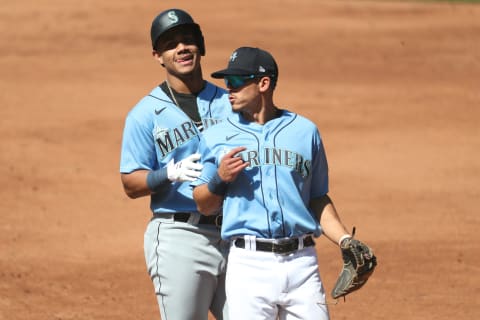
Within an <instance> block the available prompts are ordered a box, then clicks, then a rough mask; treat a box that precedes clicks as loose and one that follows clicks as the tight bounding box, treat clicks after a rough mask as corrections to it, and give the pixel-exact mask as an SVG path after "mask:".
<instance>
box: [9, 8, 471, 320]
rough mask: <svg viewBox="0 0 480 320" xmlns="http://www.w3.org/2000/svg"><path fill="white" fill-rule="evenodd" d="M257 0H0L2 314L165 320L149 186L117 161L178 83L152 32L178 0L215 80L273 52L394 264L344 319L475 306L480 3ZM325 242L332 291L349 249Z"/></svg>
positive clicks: (363, 229) (325, 271) (364, 225)
mask: <svg viewBox="0 0 480 320" xmlns="http://www.w3.org/2000/svg"><path fill="white" fill-rule="evenodd" d="M245 3H246V2H245V1H243V2H233V1H222V0H212V1H171V0H169V1H127V0H116V1H113V0H104V1H98V0H83V1H75V2H73V1H65V0H49V1H37V0H25V1H13V0H5V1H3V2H2V6H0V32H1V34H2V39H1V40H0V70H1V74H0V88H1V90H0V179H1V182H2V183H1V185H0V203H1V204H0V213H1V216H0V217H1V218H0V219H1V223H0V319H2V320H3V319H5V320H19V319H35V320H77V319H78V320H80V319H81V320H86V319H95V320H99V319H102V320H103V319H115V320H118V319H129V320H131V319H142V320H143V319H158V311H157V305H156V301H155V297H154V295H153V289H152V285H151V283H150V280H149V278H148V276H147V273H146V268H145V265H144V257H143V232H144V228H145V225H146V223H147V221H148V219H149V212H148V201H147V199H139V200H135V201H134V200H130V199H128V198H127V197H126V196H125V195H124V193H123V190H122V188H121V184H120V178H119V173H118V167H119V151H120V142H121V133H122V129H123V121H124V118H125V115H126V113H127V112H128V110H129V109H130V108H131V107H132V106H133V105H134V104H135V103H136V102H137V101H138V99H140V98H141V97H142V96H143V95H144V94H146V93H148V92H149V91H150V89H151V88H153V87H154V86H155V85H157V84H158V83H159V82H160V80H162V79H163V70H162V69H161V68H160V67H159V66H158V64H156V63H155V62H154V61H153V59H152V57H151V54H150V47H149V27H150V22H151V19H152V18H153V17H154V16H155V14H156V13H157V12H159V11H160V10H163V9H166V8H169V7H181V8H184V9H186V10H187V11H189V12H190V13H191V14H192V15H193V16H194V18H195V19H196V20H197V21H198V22H199V23H200V24H201V27H202V30H203V32H204V34H205V37H206V45H207V50H206V51H207V55H206V57H205V58H204V60H203V65H204V73H205V76H206V78H207V79H209V80H210V79H211V78H210V77H209V75H210V73H211V72H212V71H214V70H217V69H219V68H223V67H224V66H225V64H226V62H227V57H228V56H229V54H230V53H231V51H232V50H233V49H234V48H236V47H239V46H242V45H253V46H260V47H262V48H265V49H267V50H269V51H271V52H272V53H273V54H274V56H275V57H276V59H277V61H278V63H279V66H280V79H279V84H278V90H277V91H278V92H277V98H276V103H277V105H279V106H280V107H284V108H287V109H290V110H292V111H296V112H298V113H300V114H303V115H306V116H308V117H310V118H311V119H312V120H314V121H315V122H316V123H317V124H318V126H319V128H320V131H321V133H322V135H323V138H324V140H325V146H326V150H327V156H328V158H329V164H330V175H331V196H332V198H333V199H334V201H335V203H336V206H337V209H338V211H339V212H340V214H341V215H342V217H343V220H344V222H345V223H346V224H347V225H348V226H353V225H355V226H356V227H357V235H358V237H359V238H360V239H362V240H364V241H365V242H367V243H368V244H370V245H371V246H372V247H373V248H374V249H375V251H376V254H377V256H378V261H379V267H378V269H377V271H376V272H375V274H374V275H373V277H372V278H371V279H370V281H369V283H368V284H367V285H366V286H365V287H364V288H363V289H362V290H361V291H359V292H357V293H354V294H352V295H351V296H349V297H348V298H347V301H346V303H344V302H343V301H340V302H339V303H338V304H337V305H335V306H332V307H331V315H332V319H335V320H340V319H402V320H404V319H409V320H425V319H435V320H446V319H478V318H480V306H479V304H478V297H479V295H480V275H479V274H480V273H479V272H480V267H479V266H480V255H479V253H480V245H479V242H477V241H479V240H480V236H479V235H478V234H479V232H478V227H479V226H480V218H479V215H478V208H479V207H480V187H479V181H480V134H479V124H480V91H479V85H480V41H479V34H480V6H479V5H472V4H451V3H436V4H434V3H430V2H424V3H419V2H401V1H396V2H387V1H372V2H368V1H353V0H350V1H348V0H346V1H343V0H342V1H322V0H302V1H294V0H264V1H258V2H257V1H255V2H254V1H251V3H252V4H251V5H246V4H245ZM253 3H255V5H253ZM216 83H218V84H221V83H220V82H216ZM317 243H318V244H317V247H318V252H319V254H320V266H321V273H322V276H323V280H324V282H325V285H326V287H327V290H328V291H330V290H331V288H332V286H333V283H334V281H335V278H336V277H337V275H338V272H339V271H340V267H341V261H340V254H339V252H338V249H336V248H335V247H334V246H333V245H332V244H331V243H329V242H328V241H327V240H325V239H323V238H322V239H320V240H319V241H318V242H317ZM246 294H247V293H246ZM186 304H188V301H186Z"/></svg>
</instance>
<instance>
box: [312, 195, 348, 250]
mask: <svg viewBox="0 0 480 320" xmlns="http://www.w3.org/2000/svg"><path fill="white" fill-rule="evenodd" d="M310 205H311V206H312V208H313V209H314V210H315V212H316V213H317V217H318V218H319V222H320V225H321V226H322V230H323V234H324V235H325V236H326V237H327V238H328V239H330V240H331V241H332V242H334V243H336V244H338V242H339V240H340V239H341V238H342V237H343V236H344V235H346V234H349V232H348V231H347V229H346V228H345V226H344V225H343V223H342V221H341V220H340V217H339V215H338V213H337V210H336V209H335V206H334V204H333V202H332V200H331V199H330V197H328V196H327V195H325V196H324V197H322V198H319V199H314V200H312V202H311V204H310Z"/></svg>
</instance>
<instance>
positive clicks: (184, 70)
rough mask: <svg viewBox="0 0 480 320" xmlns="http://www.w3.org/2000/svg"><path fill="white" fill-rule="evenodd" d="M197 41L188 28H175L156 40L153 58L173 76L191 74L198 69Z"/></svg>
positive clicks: (198, 52)
mask: <svg viewBox="0 0 480 320" xmlns="http://www.w3.org/2000/svg"><path fill="white" fill-rule="evenodd" d="M196 40H197V39H196V38H195V35H194V33H193V32H192V30H191V29H189V28H176V29H174V30H172V31H170V32H167V33H166V34H165V35H163V36H162V37H161V38H160V39H159V40H158V45H157V50H156V51H154V56H155V57H156V58H157V60H158V61H159V62H160V63H161V64H162V65H163V66H164V67H165V68H166V69H167V70H168V72H169V73H171V74H174V75H185V74H190V73H192V72H193V71H194V70H195V69H198V68H199V67H200V57H201V55H200V50H199V47H198V45H197V41H196Z"/></svg>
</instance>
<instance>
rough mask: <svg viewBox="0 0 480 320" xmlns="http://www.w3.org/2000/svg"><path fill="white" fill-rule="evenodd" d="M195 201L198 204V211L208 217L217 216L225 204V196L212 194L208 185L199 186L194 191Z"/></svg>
mask: <svg viewBox="0 0 480 320" xmlns="http://www.w3.org/2000/svg"><path fill="white" fill-rule="evenodd" d="M193 199H194V200H195V202H196V204H197V210H198V211H200V212H201V213H202V214H204V215H207V216H209V215H214V214H216V213H217V212H218V210H220V208H221V207H222V203H223V196H220V195H216V194H214V193H212V192H210V191H209V190H208V186H207V184H202V185H199V186H197V187H195V189H193Z"/></svg>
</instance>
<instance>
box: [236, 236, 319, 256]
mask: <svg viewBox="0 0 480 320" xmlns="http://www.w3.org/2000/svg"><path fill="white" fill-rule="evenodd" d="M233 244H234V245H235V247H237V248H245V239H243V238H237V239H235V240H234V242H233ZM299 244H300V241H299V240H298V238H294V239H286V240H279V241H278V242H276V243H273V242H265V241H261V240H256V241H255V247H256V250H257V251H266V252H273V253H279V254H289V253H292V252H295V251H297V250H298V249H299ZM314 245H315V241H314V240H313V237H312V236H307V237H305V238H304V239H303V246H304V247H311V246H314Z"/></svg>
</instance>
